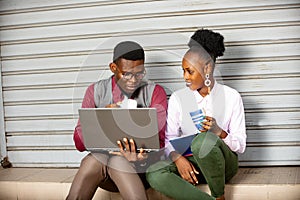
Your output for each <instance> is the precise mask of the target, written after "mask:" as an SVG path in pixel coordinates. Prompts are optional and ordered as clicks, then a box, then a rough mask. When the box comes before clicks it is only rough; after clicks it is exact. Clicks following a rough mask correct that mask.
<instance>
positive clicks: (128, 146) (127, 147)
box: [123, 138, 130, 152]
mask: <svg viewBox="0 0 300 200" xmlns="http://www.w3.org/2000/svg"><path fill="white" fill-rule="evenodd" d="M123 142H124V144H125V148H126V151H129V152H130V145H129V142H128V139H127V138H123Z"/></svg>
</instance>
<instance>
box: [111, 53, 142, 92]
mask: <svg viewBox="0 0 300 200" xmlns="http://www.w3.org/2000/svg"><path fill="white" fill-rule="evenodd" d="M110 67H111V70H112V72H113V73H114V74H115V78H116V81H117V84H118V85H119V86H120V87H121V89H122V90H123V91H124V92H125V93H127V94H132V93H133V92H134V91H135V90H136V89H137V88H138V87H139V85H140V83H141V81H142V79H143V77H144V75H145V67H144V60H135V61H134V60H126V59H124V58H121V59H119V60H118V61H117V62H116V63H111V66H110Z"/></svg>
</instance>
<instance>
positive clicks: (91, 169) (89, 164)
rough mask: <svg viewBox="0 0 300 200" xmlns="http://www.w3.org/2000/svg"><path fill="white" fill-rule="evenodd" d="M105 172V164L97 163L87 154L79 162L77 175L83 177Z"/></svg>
mask: <svg viewBox="0 0 300 200" xmlns="http://www.w3.org/2000/svg"><path fill="white" fill-rule="evenodd" d="M105 170H106V164H105V163H102V162H99V160H97V159H96V158H95V157H94V156H93V155H92V154H88V155H87V156H85V157H84V158H83V159H82V160H81V164H80V168H79V173H80V174H81V175H83V176H84V177H88V176H94V175H96V174H103V173H105V172H104V171H105Z"/></svg>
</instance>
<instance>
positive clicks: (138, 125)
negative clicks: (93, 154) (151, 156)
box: [79, 108, 160, 151]
mask: <svg viewBox="0 0 300 200" xmlns="http://www.w3.org/2000/svg"><path fill="white" fill-rule="evenodd" d="M79 118H80V123H81V127H82V134H83V140H84V145H85V147H86V149H87V150H89V151H119V147H118V145H117V140H122V139H123V138H128V139H131V138H132V139H134V141H135V142H136V145H137V148H141V147H142V148H144V149H145V150H146V151H158V150H159V147H160V146H159V135H158V125H157V113H156V109H155V108H135V109H123V108H82V109H79Z"/></svg>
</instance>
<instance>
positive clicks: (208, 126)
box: [201, 116, 228, 139]
mask: <svg viewBox="0 0 300 200" xmlns="http://www.w3.org/2000/svg"><path fill="white" fill-rule="evenodd" d="M202 127H203V129H202V130H201V132H206V131H210V132H212V133H214V134H215V135H217V136H218V137H220V138H222V139H224V138H226V137H227V135H228V134H227V133H226V131H224V130H223V129H221V128H220V127H219V126H218V124H217V121H216V120H215V118H213V117H209V116H206V117H205V120H204V121H203V122H202Z"/></svg>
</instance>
